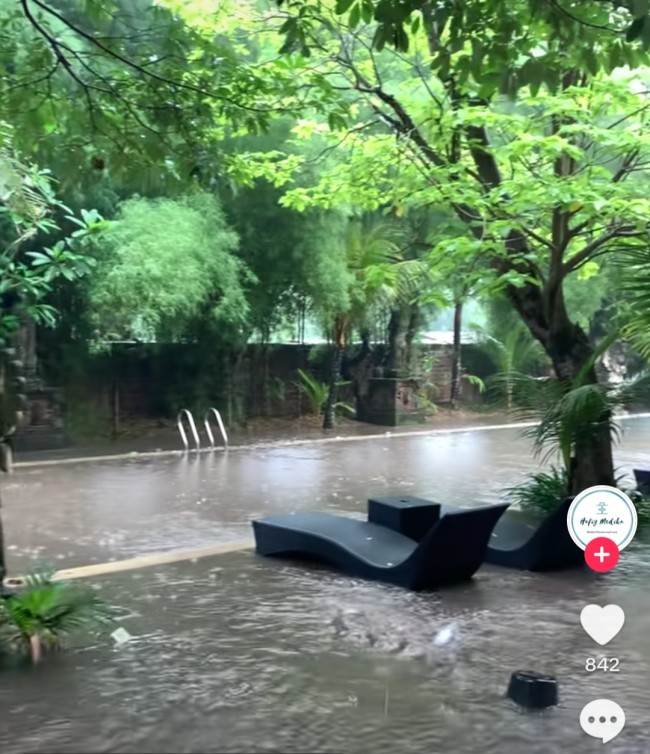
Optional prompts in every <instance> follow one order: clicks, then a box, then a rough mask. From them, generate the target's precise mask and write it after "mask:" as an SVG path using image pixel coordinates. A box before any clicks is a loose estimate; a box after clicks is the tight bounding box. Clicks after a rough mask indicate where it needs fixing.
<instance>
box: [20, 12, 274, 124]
mask: <svg viewBox="0 0 650 754" xmlns="http://www.w3.org/2000/svg"><path fill="white" fill-rule="evenodd" d="M30 3H32V4H33V5H34V6H36V7H38V8H40V9H41V11H42V12H43V13H45V14H48V15H50V16H52V17H53V18H55V19H57V21H59V22H60V23H62V24H64V25H65V26H66V27H67V28H68V29H70V31H72V32H74V33H75V34H76V35H77V36H78V37H80V38H81V39H83V40H85V41H86V42H87V43H88V44H90V45H91V46H92V47H93V48H95V49H98V50H100V51H101V53H102V54H103V55H104V56H105V57H108V58H111V59H112V60H114V61H116V62H118V63H121V64H122V65H123V66H125V67H126V68H128V69H130V70H132V71H134V72H137V73H139V74H140V75H142V76H143V77H144V78H147V79H150V80H151V81H154V82H157V83H158V84H164V85H165V86H167V87H171V88H173V89H175V90H185V91H188V92H193V93H194V94H200V95H201V96H203V97H210V98H211V99H215V100H220V101H222V102H227V103H228V104H230V105H232V106H233V107H235V108H236V109H241V110H244V111H249V112H257V113H267V112H270V111H271V110H275V111H280V110H286V109H285V108H271V107H269V108H265V107H256V106H253V105H246V104H243V103H241V102H238V101H236V100H234V99H232V98H231V97H227V96H225V95H223V94H220V93H216V92H214V91H211V90H209V89H205V88H203V87H200V86H196V85H195V84H192V83H189V82H187V81H184V80H182V79H181V78H179V79H171V78H168V77H167V76H163V75H161V74H159V73H157V72H156V71H153V70H151V68H150V65H149V64H148V65H141V64H140V63H136V62H135V61H134V60H132V59H130V58H128V57H126V56H125V55H122V54H121V53H120V52H117V51H116V50H113V49H111V48H110V47H109V46H108V45H106V44H104V43H103V42H102V38H101V37H100V36H95V35H93V34H89V33H88V32H86V31H84V30H83V29H82V28H80V27H79V26H77V25H76V24H74V23H73V22H72V21H70V20H69V19H68V18H66V17H65V16H64V15H63V14H62V13H60V12H59V11H57V10H56V9H55V8H52V7H50V6H49V5H48V4H46V3H45V2H43V1H42V0H20V5H21V7H22V9H23V14H24V15H25V18H26V19H27V21H28V22H29V23H30V24H31V26H32V27H33V28H34V30H35V31H36V32H37V33H38V34H39V35H40V36H42V37H43V38H44V39H45V40H46V42H47V43H48V45H49V46H50V47H51V48H52V51H53V53H54V56H55V58H56V59H57V60H58V61H59V62H60V63H61V65H62V66H63V67H64V68H65V70H66V71H67V72H68V73H69V74H70V75H71V77H72V78H73V79H74V80H75V81H76V82H77V83H79V78H78V76H76V74H75V73H74V70H73V69H72V65H71V62H70V60H69V59H68V58H67V57H66V55H65V54H64V53H63V52H62V49H61V45H60V44H59V43H58V42H57V40H56V38H55V37H54V36H53V35H52V34H50V33H49V32H48V30H47V29H46V28H45V27H44V26H43V25H42V24H41V23H40V22H39V21H38V19H36V18H35V16H34V14H33V13H32V10H31V7H30Z"/></svg>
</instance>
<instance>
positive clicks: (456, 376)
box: [451, 301, 463, 408]
mask: <svg viewBox="0 0 650 754" xmlns="http://www.w3.org/2000/svg"><path fill="white" fill-rule="evenodd" d="M462 329H463V302H462V301H457V302H456V304H455V306H454V344H453V347H452V357H451V405H452V406H453V407H454V408H455V407H456V403H457V402H458V399H459V398H460V380H461V369H462V364H461V334H462Z"/></svg>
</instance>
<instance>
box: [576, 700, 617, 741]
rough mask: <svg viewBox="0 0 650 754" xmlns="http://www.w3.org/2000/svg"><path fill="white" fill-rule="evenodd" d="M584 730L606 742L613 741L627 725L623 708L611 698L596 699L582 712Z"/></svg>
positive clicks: (581, 720) (581, 722) (581, 724)
mask: <svg viewBox="0 0 650 754" xmlns="http://www.w3.org/2000/svg"><path fill="white" fill-rule="evenodd" d="M580 726H581V727H582V730H584V732H585V733H586V734H587V735H588V736H592V737H593V738H599V739H600V740H601V741H602V742H603V743H604V744H606V743H608V742H609V741H612V740H613V739H614V738H616V736H618V734H619V733H620V732H621V731H622V730H623V728H624V727H625V712H623V708H622V707H621V706H620V705H618V704H616V702H612V701H611V699H595V700H594V701H593V702H589V704H587V705H586V706H585V707H584V709H583V710H582V712H581V713H580Z"/></svg>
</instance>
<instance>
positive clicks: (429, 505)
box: [368, 495, 440, 542]
mask: <svg viewBox="0 0 650 754" xmlns="http://www.w3.org/2000/svg"><path fill="white" fill-rule="evenodd" d="M439 518H440V504H439V503H433V502H432V501H431V500H423V499H422V498H421V497H408V496H406V495H405V496H404V497H375V498H371V499H370V500H368V521H369V522H370V523H372V524H379V525H381V526H385V527H386V528H387V529H392V530H393V531H396V532H399V533H400V534H403V535H404V536H405V537H408V538H409V539H413V540H415V541H416V542H419V541H420V540H421V539H422V538H423V537H424V536H425V534H427V532H428V531H429V530H430V529H431V528H432V527H433V526H434V524H436V523H437V522H438V519H439Z"/></svg>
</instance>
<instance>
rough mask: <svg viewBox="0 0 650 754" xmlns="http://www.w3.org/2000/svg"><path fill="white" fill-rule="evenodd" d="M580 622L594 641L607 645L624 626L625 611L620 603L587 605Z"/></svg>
mask: <svg viewBox="0 0 650 754" xmlns="http://www.w3.org/2000/svg"><path fill="white" fill-rule="evenodd" d="M580 623H582V627H583V628H584V630H585V631H586V632H587V633H588V634H589V636H591V638H592V639H593V640H594V641H596V642H598V644H601V645H605V644H609V642H610V641H611V640H612V639H613V638H614V637H615V636H616V635H617V634H618V633H619V631H620V630H621V629H622V628H623V624H624V623H625V613H624V612H623V609H622V608H620V607H619V606H618V605H606V606H605V607H601V606H600V605H587V607H585V608H584V609H583V611H582V612H581V613H580Z"/></svg>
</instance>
